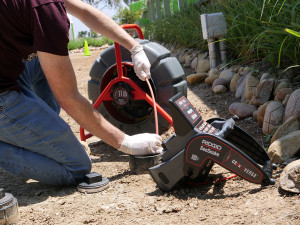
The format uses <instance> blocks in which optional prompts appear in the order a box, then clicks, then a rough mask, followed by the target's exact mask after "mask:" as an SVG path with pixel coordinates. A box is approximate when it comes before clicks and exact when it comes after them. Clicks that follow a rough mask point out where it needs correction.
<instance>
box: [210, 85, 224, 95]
mask: <svg viewBox="0 0 300 225" xmlns="http://www.w3.org/2000/svg"><path fill="white" fill-rule="evenodd" d="M226 91H227V88H226V87H225V86H224V85H216V86H215V87H213V92H214V93H216V94H222V93H225V92H226Z"/></svg>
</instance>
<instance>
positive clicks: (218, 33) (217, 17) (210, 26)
mask: <svg viewBox="0 0 300 225" xmlns="http://www.w3.org/2000/svg"><path fill="white" fill-rule="evenodd" d="M201 25H202V33H203V38H204V39H205V40H207V39H211V38H219V37H224V36H225V33H226V30H227V26H226V21H225V17H224V15H223V13H221V12H219V13H212V14H202V15H201Z"/></svg>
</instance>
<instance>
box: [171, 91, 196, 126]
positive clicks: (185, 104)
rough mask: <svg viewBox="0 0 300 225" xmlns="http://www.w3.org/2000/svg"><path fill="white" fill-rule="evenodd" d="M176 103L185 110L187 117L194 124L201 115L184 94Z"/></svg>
mask: <svg viewBox="0 0 300 225" xmlns="http://www.w3.org/2000/svg"><path fill="white" fill-rule="evenodd" d="M175 104H176V105H177V106H178V108H179V109H180V110H181V111H182V112H183V114H184V115H185V117H186V118H187V119H188V120H189V121H190V122H191V123H192V124H194V123H195V122H196V121H197V119H198V118H199V117H200V114H199V113H198V112H197V111H196V109H195V108H194V107H193V106H192V104H191V103H190V102H189V101H188V100H187V99H186V97H184V96H182V97H181V98H179V99H178V100H177V101H175Z"/></svg>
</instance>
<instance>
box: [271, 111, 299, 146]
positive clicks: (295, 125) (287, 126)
mask: <svg viewBox="0 0 300 225" xmlns="http://www.w3.org/2000/svg"><path fill="white" fill-rule="evenodd" d="M299 129H300V118H299V117H297V116H291V117H290V118H289V119H288V120H287V121H285V122H284V123H283V124H282V125H281V126H280V127H279V128H278V129H277V130H276V132H275V134H274V135H273V137H272V139H271V143H273V142H274V141H275V140H276V139H279V138H281V137H283V136H286V135H288V134H289V133H292V132H294V131H296V130H299Z"/></svg>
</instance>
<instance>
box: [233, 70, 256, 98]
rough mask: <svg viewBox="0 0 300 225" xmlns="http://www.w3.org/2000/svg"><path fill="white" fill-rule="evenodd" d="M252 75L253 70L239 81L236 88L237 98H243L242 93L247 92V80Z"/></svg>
mask: <svg viewBox="0 0 300 225" xmlns="http://www.w3.org/2000/svg"><path fill="white" fill-rule="evenodd" d="M251 75H252V72H250V73H248V74H247V75H246V76H242V77H241V78H240V79H239V80H238V81H237V88H236V92H235V97H236V98H241V97H242V95H243V94H244V93H245V86H246V80H247V78H248V77H250V76H251Z"/></svg>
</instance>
